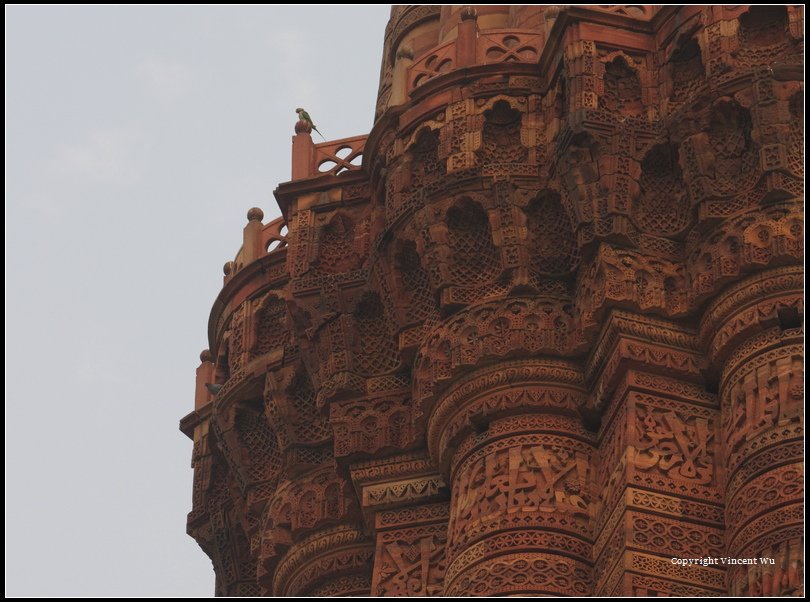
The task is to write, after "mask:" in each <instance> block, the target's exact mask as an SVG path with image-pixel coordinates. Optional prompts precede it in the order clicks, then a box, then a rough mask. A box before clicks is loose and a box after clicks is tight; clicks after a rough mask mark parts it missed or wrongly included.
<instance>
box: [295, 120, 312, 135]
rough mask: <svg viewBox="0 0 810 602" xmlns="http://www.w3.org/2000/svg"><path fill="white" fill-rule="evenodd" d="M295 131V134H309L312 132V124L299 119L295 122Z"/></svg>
mask: <svg viewBox="0 0 810 602" xmlns="http://www.w3.org/2000/svg"><path fill="white" fill-rule="evenodd" d="M295 133H296V134H311V133H312V124H311V123H309V122H308V121H304V120H303V119H299V120H298V121H296V122H295Z"/></svg>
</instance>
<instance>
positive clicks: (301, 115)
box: [295, 109, 326, 140]
mask: <svg viewBox="0 0 810 602" xmlns="http://www.w3.org/2000/svg"><path fill="white" fill-rule="evenodd" d="M295 112H296V113H298V119H300V120H301V121H306V122H307V123H308V124H309V125H310V127H312V129H313V130H315V131H316V132H318V136H320V137H321V138H323V134H321V133H320V132H319V131H318V128H316V127H315V124H314V123H312V117H310V116H309V113H307V112H306V111H305V110H304V109H295ZM323 139H324V140H326V138H323Z"/></svg>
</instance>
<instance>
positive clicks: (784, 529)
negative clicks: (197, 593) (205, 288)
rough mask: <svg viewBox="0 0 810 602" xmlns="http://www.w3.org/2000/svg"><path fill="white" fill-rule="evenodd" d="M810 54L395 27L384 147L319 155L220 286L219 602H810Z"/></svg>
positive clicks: (190, 423)
mask: <svg viewBox="0 0 810 602" xmlns="http://www.w3.org/2000/svg"><path fill="white" fill-rule="evenodd" d="M803 26H804V11H803V9H802V7H800V6H793V5H791V6H732V5H717V6H701V5H689V6H654V7H651V6H640V5H627V6H585V5H581V6H575V7H563V8H560V7H556V6H538V5H535V6H531V5H526V6H516V7H509V6H505V5H486V6H485V5H478V6H475V7H462V6H443V7H442V6H425V5H419V6H416V5H414V6H395V7H394V8H393V9H392V14H391V20H390V22H389V25H388V27H387V28H386V32H385V40H384V49H383V50H384V57H383V61H382V69H381V74H380V89H379V90H380V91H379V96H378V102H377V105H376V113H375V125H374V128H373V129H372V131H371V132H370V133H369V135H367V136H356V137H354V138H345V139H343V140H337V141H329V142H326V141H325V142H323V143H322V144H318V145H315V144H314V143H313V142H312V139H311V137H310V136H308V135H307V134H306V132H297V133H296V135H295V138H294V139H293V157H292V159H293V161H292V164H293V174H294V179H293V181H291V182H285V183H281V184H280V185H279V186H278V188H277V189H276V190H275V191H274V195H275V197H276V199H277V200H278V203H279V206H280V208H281V213H282V214H283V217H282V218H279V219H278V220H275V221H270V222H268V223H263V222H262V220H263V213H262V212H261V211H259V210H256V209H253V210H251V211H250V212H249V213H248V224H247V226H246V227H245V228H244V231H243V236H244V239H243V245H242V248H241V249H240V250H239V251H238V252H237V253H236V255H235V256H233V259H232V260H231V261H228V262H227V263H226V265H225V268H224V272H225V277H224V279H223V283H224V285H223V289H222V291H221V292H220V293H219V296H218V297H217V301H216V303H215V304H214V307H213V310H212V313H211V318H210V321H209V329H208V338H209V340H210V350H206V351H204V352H203V353H202V354H201V356H200V357H201V363H200V365H199V368H198V369H197V378H196V387H195V396H194V399H195V403H194V411H193V412H191V413H190V414H189V415H188V416H186V417H185V418H184V419H183V420H182V421H181V429H182V430H183V432H184V433H185V434H187V435H188V436H189V437H190V438H191V439H193V441H194V449H193V452H192V467H193V470H194V480H193V485H192V509H191V513H190V514H189V516H188V523H187V524H188V527H187V528H188V532H189V534H191V535H192V536H193V537H194V538H195V539H196V540H197V541H198V542H199V544H200V546H201V548H202V549H203V550H204V551H205V552H206V553H207V554H208V555H209V556H210V557H211V560H212V563H213V567H214V572H215V573H216V576H217V581H216V586H215V591H216V593H217V594H219V595H290V596H293V595H295V596H304V595H324V596H327V595H329V596H337V595H420V596H421V595H424V596H438V595H459V596H462V595H542V594H548V595H582V596H584V595H599V596H627V595H636V596H650V595H656V596H658V595H678V596H704V595H723V594H730V595H751V596H759V595H802V594H803V591H804V587H803V582H802V574H803V566H804V565H803V546H802V543H803V536H804V524H803V520H804V515H803V510H804V508H803V494H804V485H803V470H802V468H803V455H804V446H803V444H804V414H803V401H804V385H803V379H804V371H803V370H804V368H803V361H804V348H803V323H804V283H803V261H804V182H803V177H804V146H805V141H804V98H803V86H804V83H803V48H804V46H803V35H804V33H803ZM299 129H301V128H300V127H299ZM304 129H306V128H304ZM360 154H362V155H363V157H362V158H363V160H362V164H358V163H360V162H359V161H357V160H352V157H354V158H355V159H357V158H359V155H360ZM344 155H345V156H344ZM327 159H328V160H330V161H332V163H334V166H333V167H331V168H328V169H326V170H325V171H323V172H319V171H318V169H319V168H320V167H324V166H325V163H326V161H327ZM322 163H323V164H324V165H321V164H322ZM350 164H351V165H350ZM337 172H342V173H340V174H339V175H337ZM284 226H286V227H287V228H288V229H289V232H286V233H284V232H283V227H284ZM270 243H273V244H272V245H271V244H270ZM275 243H278V244H277V245H276V244H275ZM274 245H275V246H274ZM270 246H273V248H272V249H269V247H270ZM268 249H269V250H268ZM211 384H215V385H221V386H215V387H207V386H206V385H211ZM213 391H216V393H213ZM707 556H711V557H715V556H718V557H756V558H759V557H762V558H766V557H767V558H773V559H774V563H773V564H770V563H767V564H760V565H757V566H745V565H731V566H716V565H712V566H701V565H692V566H681V565H678V564H674V563H673V562H672V558H676V557H694V558H700V557H707Z"/></svg>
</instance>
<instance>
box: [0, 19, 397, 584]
mask: <svg viewBox="0 0 810 602" xmlns="http://www.w3.org/2000/svg"><path fill="white" fill-rule="evenodd" d="M388 13H389V8H388V7H387V6H379V7H371V8H369V7H355V8H333V7H292V8H276V7H265V8H256V7H238V8H222V7H194V8H188V7H154V6H153V7H128V8H114V7H101V8H98V7H68V8H66V7H38V8H37V7H20V6H17V7H12V8H7V9H6V12H5V16H6V40H5V45H6V46H5V50H6V205H5V207H6V212H5V218H6V233H5V234H6V266H5V269H6V366H5V368H6V415H5V418H6V432H5V446H6V449H5V452H6V594H69V595H106V594H130V595H135V594H146V595H150V594H151V595H173V594H174V595H177V594H199V595H211V594H212V593H213V590H214V578H213V572H212V569H211V563H210V561H209V560H208V558H207V557H206V556H205V554H204V553H203V552H202V551H201V550H200V549H199V548H198V547H197V544H196V543H195V542H194V541H193V540H192V539H191V538H190V537H188V536H187V535H186V534H185V520H186V513H187V512H188V511H189V510H190V508H191V477H192V472H191V469H190V467H189V462H190V458H191V441H189V440H188V439H187V438H186V437H185V436H184V435H183V434H182V433H180V431H179V430H178V428H177V425H178V420H179V419H180V418H181V417H182V416H184V415H185V414H187V413H188V412H190V411H191V410H192V409H193V394H194V370H195V368H196V367H197V365H198V364H199V352H200V351H201V350H202V349H203V348H205V347H207V340H206V332H207V320H208V312H209V310H210V308H211V304H212V302H213V301H214V298H215V297H216V295H217V292H218V291H219V289H220V287H221V285H222V264H224V263H225V262H226V261H228V260H229V259H232V258H233V256H234V255H235V253H236V251H237V250H238V248H239V245H240V244H241V236H242V227H243V226H244V225H245V223H246V219H245V214H246V212H247V210H248V208H250V207H252V206H258V207H261V208H262V209H264V212H265V221H267V220H268V219H271V218H274V217H276V216H277V215H278V209H277V207H276V204H275V200H274V199H273V196H272V190H273V189H274V188H275V186H276V184H277V183H278V182H280V181H284V180H288V179H289V175H290V137H291V135H292V133H293V124H294V122H295V119H296V117H295V114H294V112H293V109H295V108H296V107H298V106H303V107H305V108H306V109H307V110H308V111H309V112H310V114H311V115H312V117H313V119H314V120H315V123H316V124H317V125H318V128H319V129H320V130H321V131H322V132H323V134H324V135H325V136H326V137H327V138H328V139H335V138H343V137H346V136H354V135H357V134H363V133H367V132H368V130H369V129H370V127H371V125H372V119H373V113H374V102H375V95H376V91H377V80H378V76H379V66H380V57H381V53H382V40H383V33H384V28H385V23H386V20H387V18H388Z"/></svg>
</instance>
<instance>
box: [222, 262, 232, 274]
mask: <svg viewBox="0 0 810 602" xmlns="http://www.w3.org/2000/svg"><path fill="white" fill-rule="evenodd" d="M231 272H233V261H226V262H225V265H223V266H222V273H223V274H225V275H226V276H230V275H231Z"/></svg>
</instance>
